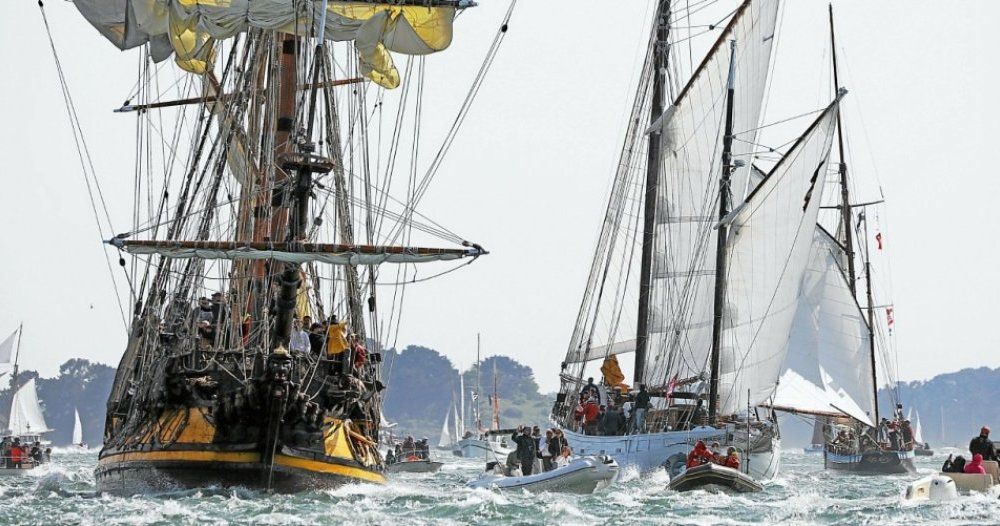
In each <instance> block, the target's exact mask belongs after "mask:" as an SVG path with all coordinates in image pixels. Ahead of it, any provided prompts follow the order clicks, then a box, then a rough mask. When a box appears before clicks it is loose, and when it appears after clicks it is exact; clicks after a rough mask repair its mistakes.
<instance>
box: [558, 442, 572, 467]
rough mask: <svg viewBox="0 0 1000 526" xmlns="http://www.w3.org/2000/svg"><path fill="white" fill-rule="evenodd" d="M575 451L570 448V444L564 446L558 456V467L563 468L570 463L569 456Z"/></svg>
mask: <svg viewBox="0 0 1000 526" xmlns="http://www.w3.org/2000/svg"><path fill="white" fill-rule="evenodd" d="M572 454H573V452H572V451H571V450H570V449H569V446H564V447H563V448H562V453H560V454H559V456H558V457H556V468H561V467H564V466H568V465H569V457H570V455H572Z"/></svg>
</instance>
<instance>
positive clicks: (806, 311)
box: [773, 227, 875, 425]
mask: <svg viewBox="0 0 1000 526" xmlns="http://www.w3.org/2000/svg"><path fill="white" fill-rule="evenodd" d="M841 261H843V250H842V249H841V248H840V245H839V244H838V243H837V241H836V240H835V239H833V238H832V237H831V236H830V234H828V233H827V232H826V231H824V230H823V229H822V228H820V227H816V230H815V232H814V233H813V242H812V257H811V259H810V262H809V267H808V269H807V270H806V273H805V276H804V277H803V280H802V290H801V292H800V294H799V305H798V310H797V312H796V314H795V321H794V322H793V324H792V332H791V336H790V337H789V341H788V354H787V358H786V360H785V370H784V372H783V373H782V375H781V380H780V382H779V384H778V389H777V392H776V394H775V397H774V402H773V405H774V406H775V407H778V408H782V409H788V410H792V411H799V412H804V413H811V414H831V413H832V414H837V413H841V414H845V415H848V416H850V417H852V418H855V419H857V420H859V421H861V422H864V423H866V424H868V425H872V421H871V418H872V417H873V415H874V414H875V413H874V410H875V401H874V393H873V390H872V388H871V382H872V373H871V360H870V359H869V352H870V351H869V337H870V333H869V330H868V324H867V323H866V322H865V319H864V313H862V312H861V307H860V306H859V305H858V303H857V300H856V299H855V297H854V295H853V294H852V293H851V289H850V286H849V285H848V282H847V277H846V276H845V274H844V269H843V268H842V266H841Z"/></svg>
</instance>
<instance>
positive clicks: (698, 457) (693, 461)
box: [686, 440, 715, 469]
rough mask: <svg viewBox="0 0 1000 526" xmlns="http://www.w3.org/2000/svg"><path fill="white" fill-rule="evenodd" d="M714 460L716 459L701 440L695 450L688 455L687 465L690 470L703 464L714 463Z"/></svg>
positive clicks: (696, 444)
mask: <svg viewBox="0 0 1000 526" xmlns="http://www.w3.org/2000/svg"><path fill="white" fill-rule="evenodd" d="M714 458H715V457H713V456H712V452H711V451H709V450H708V448H707V447H705V442H703V441H701V440H699V441H698V442H696V443H695V445H694V449H692V450H691V452H690V453H688V456H687V464H686V465H687V467H688V468H689V469H690V468H693V467H697V466H700V465H702V464H708V463H710V462H712V460H713V459H714Z"/></svg>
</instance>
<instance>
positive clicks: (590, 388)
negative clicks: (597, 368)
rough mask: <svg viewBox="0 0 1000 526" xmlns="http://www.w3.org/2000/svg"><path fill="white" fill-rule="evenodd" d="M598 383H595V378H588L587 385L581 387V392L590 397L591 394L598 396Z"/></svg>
mask: <svg viewBox="0 0 1000 526" xmlns="http://www.w3.org/2000/svg"><path fill="white" fill-rule="evenodd" d="M598 392H599V391H598V390H597V384H595V383H594V379H593V378H587V385H585V386H583V389H580V394H581V395H584V396H586V397H587V398H590V397H591V396H597V394H598Z"/></svg>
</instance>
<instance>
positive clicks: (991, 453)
mask: <svg viewBox="0 0 1000 526" xmlns="http://www.w3.org/2000/svg"><path fill="white" fill-rule="evenodd" d="M969 452H970V453H972V454H973V455H976V454H979V455H982V456H983V460H998V459H997V452H996V448H995V447H994V446H993V441H992V440H990V428H989V427H987V426H983V428H982V429H980V430H979V436H977V437H976V438H973V439H972V442H969Z"/></svg>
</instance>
